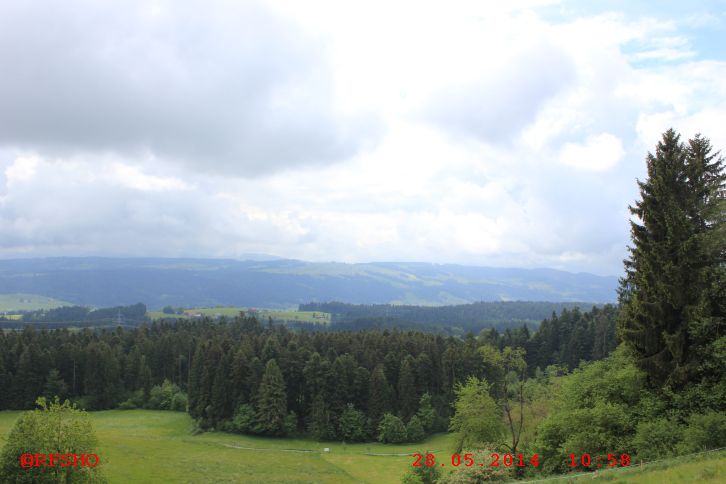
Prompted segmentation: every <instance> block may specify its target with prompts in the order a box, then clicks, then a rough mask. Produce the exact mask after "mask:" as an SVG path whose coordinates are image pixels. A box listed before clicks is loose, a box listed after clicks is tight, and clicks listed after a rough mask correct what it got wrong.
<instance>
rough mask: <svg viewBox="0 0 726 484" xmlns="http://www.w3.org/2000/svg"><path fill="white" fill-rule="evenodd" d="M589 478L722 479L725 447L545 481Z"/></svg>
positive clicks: (650, 481) (616, 481)
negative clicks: (596, 472) (641, 464)
mask: <svg viewBox="0 0 726 484" xmlns="http://www.w3.org/2000/svg"><path fill="white" fill-rule="evenodd" d="M593 480H595V481H598V482H609V483H613V484H621V483H622V484H626V483H627V484H667V483H671V482H672V483H681V482H697V483H699V484H700V483H711V482H713V483H722V482H726V451H724V450H721V451H717V452H706V453H703V454H697V455H687V456H681V457H675V458H673V459H666V460H662V461H658V462H652V463H648V464H645V465H643V466H632V467H622V468H614V469H608V470H605V471H602V472H599V473H598V475H597V476H594V475H593V474H591V473H586V474H581V475H577V476H575V477H573V476H564V477H562V478H560V479H551V480H548V481H547V482H553V483H557V482H562V483H564V482H567V483H570V482H572V483H585V482H592V481H593ZM533 482H537V481H533Z"/></svg>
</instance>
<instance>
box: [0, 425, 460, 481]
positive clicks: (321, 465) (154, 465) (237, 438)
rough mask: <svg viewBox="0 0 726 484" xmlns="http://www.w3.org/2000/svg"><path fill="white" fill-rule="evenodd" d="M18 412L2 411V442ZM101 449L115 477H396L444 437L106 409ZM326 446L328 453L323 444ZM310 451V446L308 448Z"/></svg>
mask: <svg viewBox="0 0 726 484" xmlns="http://www.w3.org/2000/svg"><path fill="white" fill-rule="evenodd" d="M18 415H19V412H0V444H4V442H5V438H6V436H7V433H8V432H9V430H10V428H11V427H12V425H13V423H14V421H15V419H16V418H17V416H18ZM91 416H92V419H93V423H94V426H95V430H96V434H97V436H98V438H99V449H98V452H97V453H98V455H99V456H100V458H101V459H102V461H103V462H104V466H105V469H106V474H107V476H108V477H109V480H110V481H111V482H112V483H113V482H179V483H182V482H183V483H192V482H250V483H255V482H258V483H273V482H291V483H292V482H321V483H355V482H370V483H387V482H391V483H396V482H399V481H400V476H401V475H402V474H403V473H405V471H406V470H407V469H408V467H407V466H409V465H411V462H413V460H412V457H410V456H406V455H392V456H389V455H377V456H373V455H366V454H384V453H387V454H405V453H412V452H416V451H417V449H422V448H423V449H430V450H438V451H444V449H448V448H449V447H450V445H451V444H450V437H449V436H448V435H437V436H434V437H431V438H430V439H428V440H427V441H426V442H425V443H420V444H415V445H383V444H374V443H366V444H348V445H343V444H341V443H340V442H327V443H326V442H316V441H313V440H307V439H271V438H263V437H248V436H242V435H234V434H226V433H221V432H212V433H206V434H201V435H194V436H193V435H191V434H190V432H189V431H190V429H191V419H190V418H189V416H188V415H186V414H184V413H178V412H162V411H149V410H126V411H124V410H108V411H103V412H93V413H91ZM324 447H329V448H330V449H331V452H330V453H323V452H322V449H323V448H324ZM305 451H307V452H305Z"/></svg>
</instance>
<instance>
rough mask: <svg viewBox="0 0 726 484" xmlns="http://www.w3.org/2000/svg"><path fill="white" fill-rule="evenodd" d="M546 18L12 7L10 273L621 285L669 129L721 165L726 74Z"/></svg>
mask: <svg viewBox="0 0 726 484" xmlns="http://www.w3.org/2000/svg"><path fill="white" fill-rule="evenodd" d="M533 3H534V4H531V3H529V2H523V3H516V4H514V3H511V2H503V3H498V4H496V5H494V4H490V3H483V2H453V3H450V4H446V5H443V4H434V3H423V4H422V3H421V2H394V3H391V2H366V3H359V4H349V3H342V2H324V1H319V2H318V1H315V2H292V1H282V0H280V1H277V0H276V1H274V2H268V3H266V4H265V5H262V6H261V5H260V4H253V3H245V4H244V5H242V6H240V5H241V4H237V3H225V2H214V3H213V4H212V5H211V7H209V8H207V9H204V10H202V9H199V8H198V6H191V5H190V4H186V3H182V2H165V1H158V2H152V3H142V2H139V3H135V2H132V3H130V4H126V3H124V4H116V3H109V4H103V5H104V6H98V5H95V6H93V8H91V7H89V8H85V7H86V6H85V5H84V8H80V7H79V6H78V5H79V4H76V5H74V4H72V3H71V4H68V5H66V4H64V8H62V9H60V10H58V11H53V10H52V9H48V8H46V7H45V6H44V5H41V4H36V3H32V2H30V3H28V4H27V5H29V6H26V5H25V4H4V5H3V6H2V7H0V10H2V12H0V13H2V14H3V15H0V26H1V27H4V28H0V63H2V65H3V67H4V69H3V72H11V73H13V75H10V76H3V77H2V78H1V79H0V148H2V151H1V152H0V226H1V227H2V231H0V257H11V256H17V255H19V254H22V255H64V254H66V255H88V254H96V255H98V254H110V255H134V256H141V255H152V256H153V255H156V256H207V257H215V256H224V257H235V256H236V255H238V254H240V253H249V252H257V253H270V254H274V255H279V256H286V257H295V258H301V259H309V260H342V261H370V260H420V261H433V262H459V263H474V264H482V265H509V266H529V267H532V266H535V267H541V266H554V267H558V268H564V269H571V270H589V271H594V272H599V273H604V274H617V273H619V272H620V271H621V268H622V264H621V261H622V259H623V257H624V256H625V246H626V244H627V241H628V226H627V220H628V214H627V205H628V204H629V203H632V202H633V200H634V199H635V197H636V196H637V186H636V184H635V179H636V178H643V176H644V163H643V157H644V156H645V153H646V151H647V150H652V149H653V146H654V144H655V142H657V140H658V137H659V136H660V134H661V133H662V132H663V131H664V130H665V129H667V128H669V127H671V126H674V127H676V128H677V129H679V130H681V131H682V133H683V135H684V137H688V136H692V135H693V134H695V133H696V132H698V131H700V132H702V133H703V134H704V135H706V136H710V137H712V140H713V142H714V145H715V146H716V147H717V148H723V149H726V139H725V138H724V136H725V135H724V134H723V130H722V124H723V119H726V82H725V81H724V79H726V63H725V62H723V61H719V60H710V59H708V58H703V57H700V55H701V54H695V55H694V54H693V52H698V49H696V48H694V47H693V45H691V39H690V38H689V36H688V32H685V33H684V32H681V31H679V25H680V24H679V23H678V22H675V21H669V20H667V19H666V20H663V19H660V20H658V19H653V18H640V17H631V16H628V15H626V14H617V13H615V14H612V13H611V14H606V15H592V16H590V15H583V16H580V17H576V18H572V19H570V18H567V17H563V18H558V19H554V20H553V19H552V18H551V16H545V15H543V14H540V13H539V11H538V10H537V8H538V6H539V4H538V2H533ZM545 3H546V2H545ZM127 5H128V7H127ZM122 7H123V8H122ZM563 8H566V6H565V7H563ZM41 10H43V11H42V12H41ZM551 11H552V10H550V12H551ZM51 16H55V17H57V19H56V20H53V19H50V17H51ZM38 18H41V19H44V21H45V20H47V21H48V22H50V24H49V25H56V26H59V27H58V29H57V30H56V33H55V34H52V33H51V32H50V31H49V32H45V31H41V30H40V29H39V27H38V25H40V24H39V23H37V19H38ZM51 20H52V21H51ZM54 22H55V23H54ZM30 34H33V35H30ZM659 49H660V51H659ZM19 53H20V54H22V55H19ZM646 58H647V59H646ZM646 60H647V62H646ZM41 72H46V73H47V75H45V76H40V75H35V74H33V73H41ZM31 74H32V75H31ZM31 94H32V96H31ZM39 195H40V196H39Z"/></svg>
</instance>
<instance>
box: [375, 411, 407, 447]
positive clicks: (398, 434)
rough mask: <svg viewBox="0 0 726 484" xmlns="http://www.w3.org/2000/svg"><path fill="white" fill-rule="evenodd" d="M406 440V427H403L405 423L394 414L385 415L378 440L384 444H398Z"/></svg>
mask: <svg viewBox="0 0 726 484" xmlns="http://www.w3.org/2000/svg"><path fill="white" fill-rule="evenodd" d="M406 438H407V435H406V426H405V425H403V421H402V420H401V419H400V418H398V417H396V416H395V415H393V414H390V413H387V414H385V415H384V416H383V418H382V419H381V423H380V424H379V425H378V440H379V441H381V442H383V443H384V444H397V443H400V442H405V441H406Z"/></svg>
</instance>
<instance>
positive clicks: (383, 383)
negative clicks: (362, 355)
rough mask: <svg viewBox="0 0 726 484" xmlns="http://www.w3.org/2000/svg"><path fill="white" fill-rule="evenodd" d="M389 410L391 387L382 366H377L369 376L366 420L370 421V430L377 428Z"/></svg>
mask: <svg viewBox="0 0 726 484" xmlns="http://www.w3.org/2000/svg"><path fill="white" fill-rule="evenodd" d="M390 410H391V387H390V386H389V385H388V380H387V379H386V374H385V372H384V370H383V365H381V364H379V365H378V366H376V368H375V369H374V370H373V374H372V375H371V383H370V392H369V400H368V418H370V419H371V425H372V428H374V429H376V428H378V423H379V422H380V420H381V418H383V415H384V414H385V413H386V412H389V411H390Z"/></svg>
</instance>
